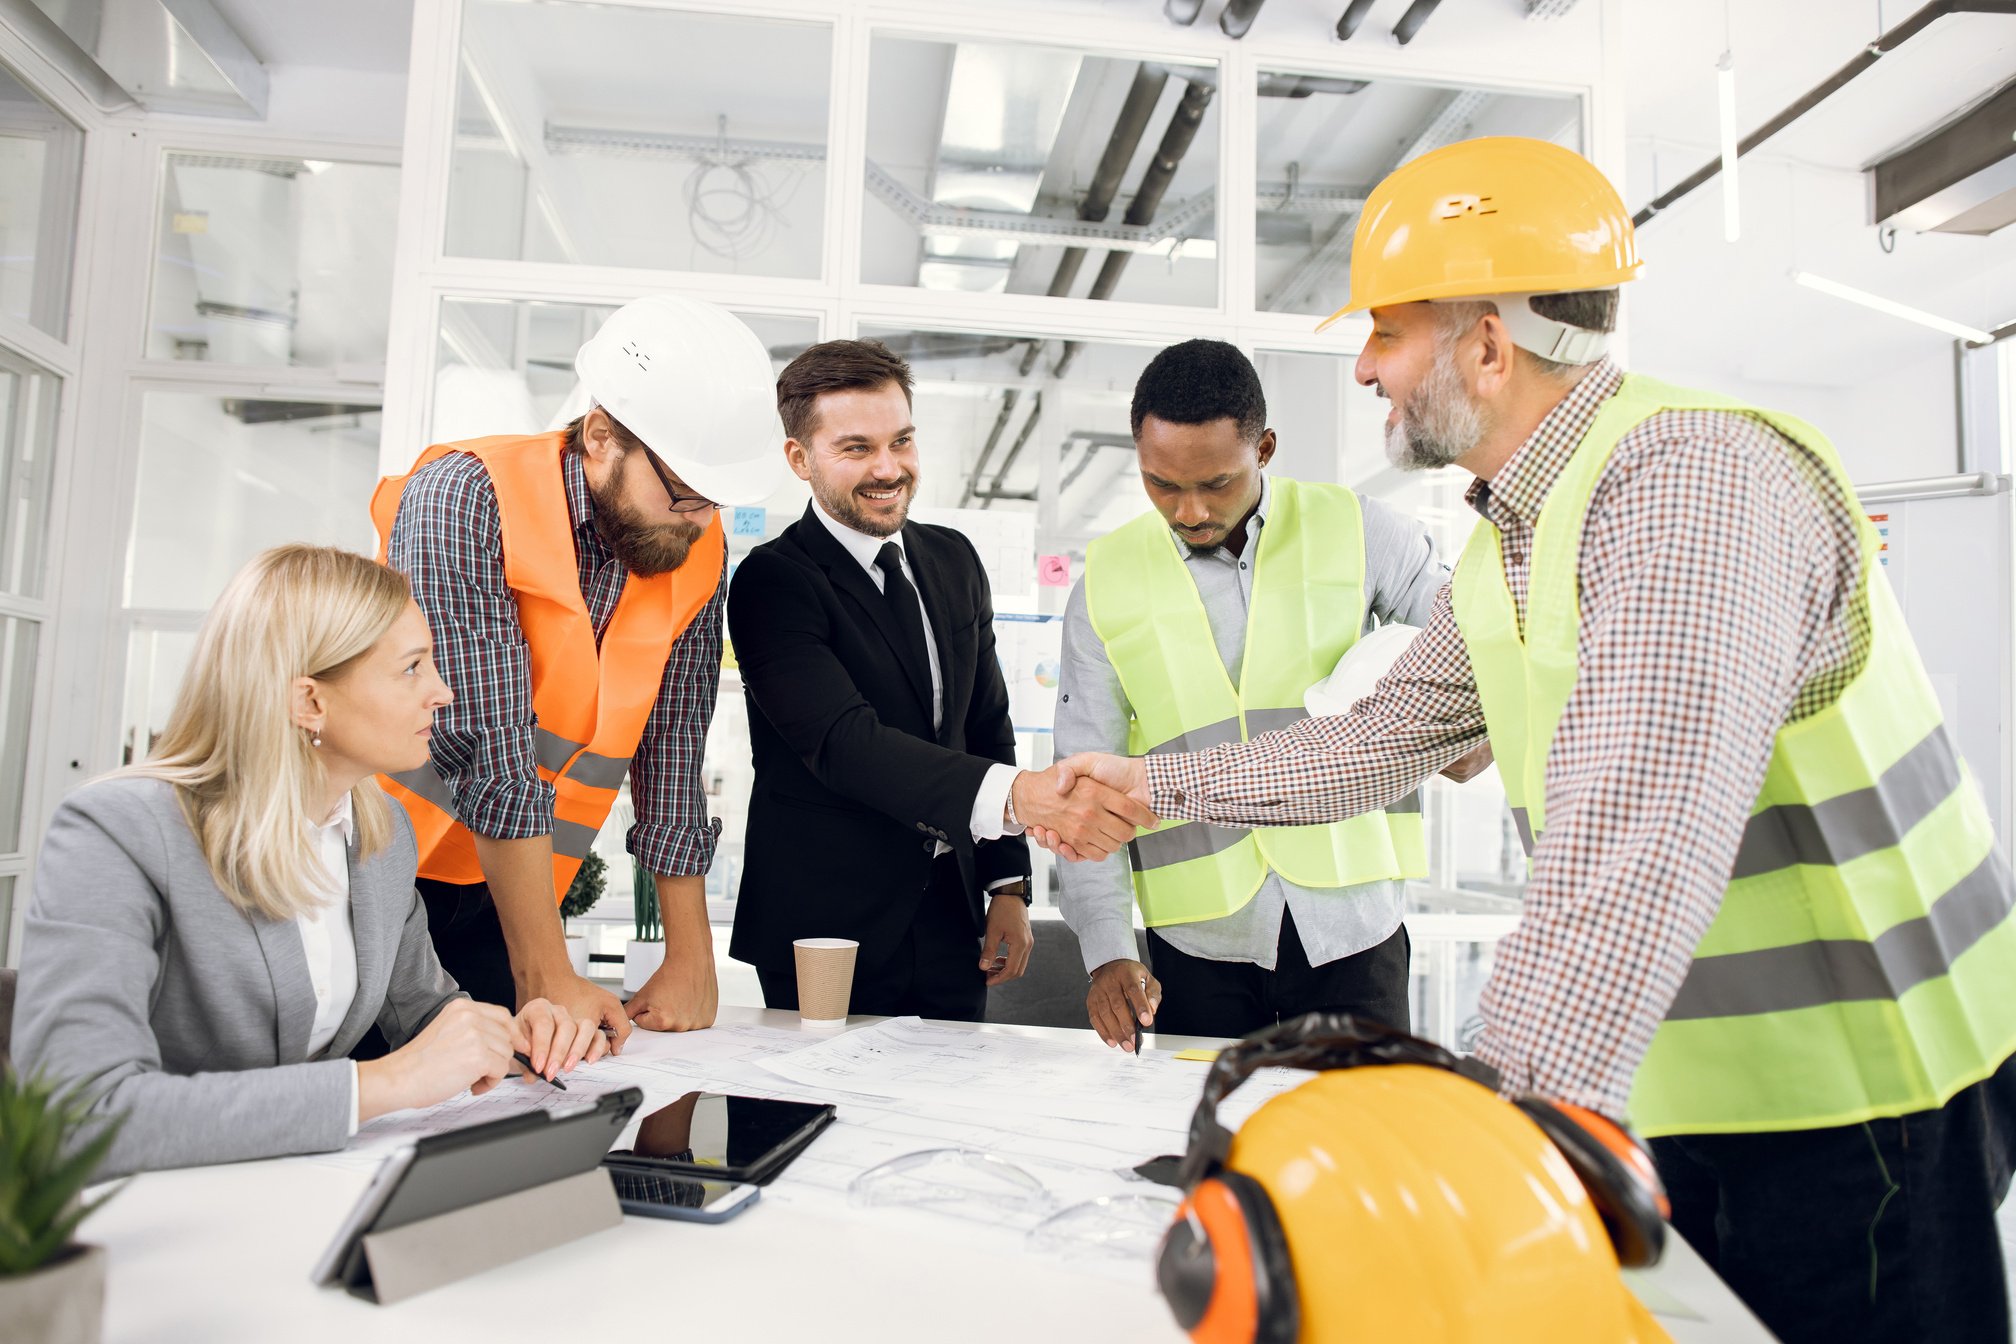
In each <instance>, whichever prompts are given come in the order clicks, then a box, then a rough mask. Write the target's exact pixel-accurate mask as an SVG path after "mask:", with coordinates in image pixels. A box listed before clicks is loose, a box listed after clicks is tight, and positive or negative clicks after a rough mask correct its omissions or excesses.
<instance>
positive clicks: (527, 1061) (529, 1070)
mask: <svg viewBox="0 0 2016 1344" xmlns="http://www.w3.org/2000/svg"><path fill="white" fill-rule="evenodd" d="M511 1058H513V1059H515V1060H517V1061H518V1063H519V1064H520V1065H521V1066H522V1067H523V1068H524V1070H525V1073H526V1074H527V1075H529V1076H530V1077H533V1078H537V1079H538V1080H539V1081H540V1082H542V1083H544V1084H546V1086H548V1087H557V1088H559V1089H560V1090H561V1091H562V1092H565V1091H566V1090H567V1084H565V1083H563V1082H561V1081H560V1080H559V1079H558V1078H548V1077H547V1076H546V1075H545V1074H543V1073H541V1072H539V1070H537V1069H535V1068H533V1067H532V1059H531V1057H530V1056H529V1055H527V1054H526V1053H525V1052H524V1051H523V1050H513V1051H512V1052H511Z"/></svg>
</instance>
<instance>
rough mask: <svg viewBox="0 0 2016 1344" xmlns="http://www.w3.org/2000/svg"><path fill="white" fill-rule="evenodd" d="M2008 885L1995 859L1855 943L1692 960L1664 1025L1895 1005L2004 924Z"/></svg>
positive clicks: (2013, 899) (2015, 897)
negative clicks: (1826, 1007)
mask: <svg viewBox="0 0 2016 1344" xmlns="http://www.w3.org/2000/svg"><path fill="white" fill-rule="evenodd" d="M2012 903H2016V883H2012V881H2011V879H2010V873H2009V865H2008V863H2007V862H2006V861H2004V859H2003V858H2002V855H2001V853H2000V852H1999V851H1994V850H1991V851H1989V854H1988V857H1987V858H1985V859H1983V860H1981V863H1980V865H1979V866H1978V867H1976V868H1975V869H1974V871H1973V872H1971V873H1969V874H1967V876H1965V877H1963V878H1961V879H1960V880H1959V881H1958V882H1956V883H1955V884H1954V885H1953V887H1952V889H1951V890H1950V891H1948V892H1947V893H1946V894H1945V895H1943V896H1941V897H1940V898H1939V899H1938V900H1936V901H1934V902H1933V903H1932V909H1931V910H1930V912H1929V913H1927V914H1925V915H1923V916H1921V917H1919V918H1917V919H1910V920H1906V921H1905V922H1904V923H1902V924H1899V925H1897V926H1896V927H1895V928H1891V929H1886V930H1885V931H1884V932H1882V933H1881V934H1878V935H1877V937H1876V939H1875V940H1874V941H1873V942H1862V941H1860V940H1859V939H1845V938H1844V939H1827V940H1820V939H1815V940H1813V941H1811V942H1804V943H1793V944H1792V945H1791V946H1789V947H1767V948H1760V949H1758V950H1757V951H1754V952H1727V953H1724V954H1722V955H1721V956H1714V957H1697V958H1695V961H1694V964H1693V966H1692V967H1691V968H1689V970H1688V972H1687V979H1686V980H1685V981H1684V982H1683V983H1682V984H1681V986H1680V993H1679V994H1678V995H1677V996H1675V998H1674V1000H1673V1006H1672V1007H1671V1008H1669V1009H1668V1010H1667V1012H1666V1020H1667V1021H1669V1022H1687V1021H1695V1020H1698V1019H1701V1018H1707V1017H1741V1016H1744V1015H1746V1014H1750V1013H1785V1012H1791V1011H1793V1010H1795V1009H1799V1008H1813V1007H1818V1006H1819V1005H1821V1004H1828V1003H1853V1002H1859V1001H1866V1000H1870V999H1896V998H1898V997H1899V996H1901V995H1902V994H1903V993H1904V992H1905V991H1906V990H1909V989H1910V988H1912V987H1913V986H1914V985H1921V984H1923V983H1925V982H1926V981H1927V980H1933V979H1937V978H1938V977H1940V976H1942V975H1945V974H1946V973H1947V972H1948V971H1950V970H1952V968H1953V963H1954V962H1955V961H1957V960H1958V959H1959V957H1960V955H1961V953H1963V952H1965V951H1966V950H1967V949H1968V948H1970V947H1972V946H1974V944H1976V943H1978V942H1980V941H1981V939H1983V938H1985V937H1987V936H1988V934H1990V933H1991V932H1993V931H1994V930H1995V928H1996V927H1997V926H1998V925H2000V924H2001V923H2002V921H2003V920H2004V919H2006V918H2008V915H2009V911H2010V907H2011V905H2012Z"/></svg>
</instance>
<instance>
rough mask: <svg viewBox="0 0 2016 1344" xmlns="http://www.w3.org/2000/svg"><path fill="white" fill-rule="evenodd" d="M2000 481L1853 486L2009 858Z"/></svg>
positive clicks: (2007, 659)
mask: <svg viewBox="0 0 2016 1344" xmlns="http://www.w3.org/2000/svg"><path fill="white" fill-rule="evenodd" d="M2009 485H2010V481H2009V477H2007V476H1961V477H1951V478H1943V479H1940V480H1936V481H1906V482H1900V483H1897V484H1895V485H1874V486H1866V487H1862V488H1861V489H1860V490H1859V491H1858V493H1859V494H1860V495H1861V498H1862V507H1863V508H1864V509H1865V510H1866V511H1867V512H1868V514H1869V516H1870V518H1871V519H1872V520H1873V521H1875V523H1876V525H1877V527H1878V529H1879V530H1881V531H1884V532H1885V533H1887V535H1886V537H1885V541H1886V543H1887V545H1886V548H1885V550H1884V552H1883V561H1884V569H1885V571H1886V573H1887V574H1888V575H1889V578H1890V584H1891V587H1892V588H1894V589H1895V590H1896V592H1897V597H1898V600H1899V602H1900V603H1901V604H1902V605H1903V608H1904V619H1905V622H1906V623H1907V624H1908V625H1909V626H1910V627H1911V634H1912V636H1913V638H1915V639H1916V640H1917V642H1918V652H1919V654H1920V655H1921V656H1922V657H1923V658H1924V660H1925V670H1926V671H1927V672H1929V673H1930V674H1931V677H1932V686H1933V689H1934V690H1935V691H1936V692H1938V695H1939V703H1940V705H1941V707H1942V708H1943V709H1944V710H1945V712H1946V722H1947V725H1948V726H1949V727H1950V728H1951V729H1952V732H1953V735H1954V738H1955V740H1956V741H1957V742H1958V743H1959V744H1960V754H1961V755H1962V756H1964V757H1966V759H1967V764H1968V765H1969V766H1971V767H1972V768H1973V771H1974V776H1975V778H1976V779H1978V780H1979V781H1980V783H1981V791H1982V792H1983V793H1984V794H1986V795H1987V800H1988V810H1989V814H1990V815H1991V816H1992V817H1994V819H1995V833H1996V837H1997V839H1998V840H2000V841H2001V845H2002V851H2003V853H2005V854H2006V853H2009V852H2010V837H2011V834H2012V828H2016V817H2012V815H2011V808H2012V805H2016V778H2012V770H2016V760H2012V742H2011V724H2010V717H2011V705H2010V701H2011V694H2012V690H2016V684H2012V662H2016V624H2012V615H2016V592H2012V588H2016V544H2012V542H2016V494H2011V493H2010V489H2009Z"/></svg>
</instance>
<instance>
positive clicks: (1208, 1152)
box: [1177, 1013, 1498, 1189]
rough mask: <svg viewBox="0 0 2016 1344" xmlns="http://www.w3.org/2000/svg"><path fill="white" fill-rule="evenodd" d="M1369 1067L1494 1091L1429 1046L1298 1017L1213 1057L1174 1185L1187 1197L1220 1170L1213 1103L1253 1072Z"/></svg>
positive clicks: (1223, 1137)
mask: <svg viewBox="0 0 2016 1344" xmlns="http://www.w3.org/2000/svg"><path fill="white" fill-rule="evenodd" d="M1368 1064H1427V1065H1431V1066H1433V1067H1435V1068H1442V1069H1448V1070H1450V1071H1451V1072H1453V1073H1460V1074H1462V1075H1464V1076H1465V1077H1467V1078H1470V1079H1471V1080H1472V1081H1474V1082H1478V1083H1482V1084H1483V1085H1484V1086H1486V1087H1489V1088H1492V1089H1494V1090H1495V1089H1496V1088H1497V1086H1498V1078H1497V1074H1496V1072H1495V1071H1493V1070H1492V1069H1491V1068H1490V1067H1489V1066H1488V1065H1485V1064H1483V1063H1482V1062H1481V1061H1478V1060H1466V1059H1462V1058H1459V1057H1458V1056H1456V1055H1453V1054H1451V1053H1450V1052H1449V1051H1447V1050H1445V1049H1443V1048H1442V1047H1441V1046H1439V1045H1437V1044H1435V1043H1434V1042H1433V1041H1426V1040H1423V1039H1421V1038H1420V1037H1419V1036H1410V1035H1408V1034H1407V1033H1406V1032H1404V1031H1397V1030H1395V1029H1394V1028H1392V1027H1389V1026H1386V1025H1385V1024H1384V1023H1380V1022H1374V1021H1372V1020H1371V1019H1370V1018H1363V1017H1354V1016H1352V1015H1350V1014H1348V1013H1305V1014H1304V1015H1302V1016H1301V1017H1297V1018H1292V1019H1290V1020H1289V1021H1286V1022H1282V1023H1279V1024H1277V1025H1275V1026H1272V1027H1268V1028H1266V1029H1265V1030H1263V1031H1257V1032H1255V1033H1253V1034H1252V1035H1251V1036H1248V1037H1246V1038H1245V1039H1244V1040H1242V1041H1239V1042H1238V1043H1237V1044H1234V1045H1231V1046H1227V1047H1226V1048H1225V1049H1224V1050H1222V1051H1220V1052H1219V1054H1218V1058H1217V1060H1216V1061H1215V1062H1214V1063H1213V1064H1212V1065H1211V1072H1210V1073H1209V1074H1208V1075H1207V1076H1206V1077H1205V1079H1204V1091H1203V1094H1202V1095H1201V1096H1200V1097H1199V1098H1198V1099H1197V1109H1196V1111H1195V1112H1194V1113H1193V1114H1192V1115H1191V1117H1190V1143H1189V1147H1188V1149H1187V1150H1186V1151H1185V1152H1184V1154H1183V1165H1182V1167H1181V1168H1180V1169H1179V1171H1178V1172H1177V1179H1178V1182H1179V1183H1180V1184H1181V1185H1182V1186H1183V1187H1184V1188H1185V1189H1192V1188H1194V1187H1195V1186H1196V1184H1197V1182H1199V1181H1201V1180H1203V1179H1204V1178H1205V1177H1206V1176H1209V1175H1211V1174H1212V1173H1213V1172H1215V1171H1217V1170H1218V1169H1220V1168H1221V1167H1223V1166H1224V1164H1225V1157H1226V1154H1227V1153H1228V1152H1229V1151H1230V1149H1231V1146H1232V1134H1231V1131H1229V1130H1227V1129H1226V1128H1225V1127H1224V1126H1223V1125H1221V1124H1220V1123H1218V1103H1219V1102H1221V1101H1223V1100H1224V1099H1225V1098H1226V1097H1227V1096H1229V1095H1231V1093H1232V1092H1233V1090H1234V1089H1236V1088H1237V1087H1238V1086H1239V1085H1240V1084H1241V1083H1243V1082H1245V1081H1246V1080H1247V1079H1248V1078H1249V1077H1251V1076H1252V1075H1253V1074H1254V1073H1255V1072H1256V1071H1258V1070H1260V1069H1265V1068H1274V1067H1279V1068H1286V1069H1347V1068H1356V1067H1358V1066H1361V1065H1368Z"/></svg>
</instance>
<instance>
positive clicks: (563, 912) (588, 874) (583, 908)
mask: <svg viewBox="0 0 2016 1344" xmlns="http://www.w3.org/2000/svg"><path fill="white" fill-rule="evenodd" d="M608 886H609V865H608V864H607V863H606V862H604V861H603V858H602V856H601V855H600V854H597V853H596V852H595V851H594V850H592V849H591V850H589V851H588V855H587V857H586V858H584V859H582V860H581V867H580V868H579V869H578V870H577V871H576V872H575V874H574V882H573V885H571V886H569V887H568V888H567V895H566V896H565V897H564V898H563V899H562V900H561V902H560V918H561V920H562V921H563V926H564V921H566V920H570V919H576V918H579V917H580V916H582V915H585V914H587V913H588V912H589V911H590V910H593V909H594V908H595V902H597V901H599V900H601V899H602V893H603V892H604V891H606V890H607V889H608ZM567 960H568V961H570V962H572V963H573V966H574V974H576V975H578V976H580V977H581V978H582V979H584V980H585V979H587V977H588V937H587V935H586V934H580V933H571V934H568V935H567Z"/></svg>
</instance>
